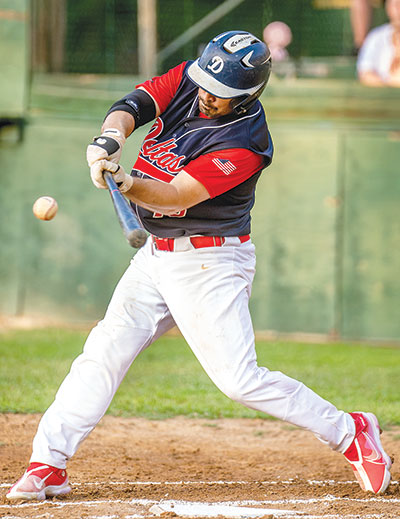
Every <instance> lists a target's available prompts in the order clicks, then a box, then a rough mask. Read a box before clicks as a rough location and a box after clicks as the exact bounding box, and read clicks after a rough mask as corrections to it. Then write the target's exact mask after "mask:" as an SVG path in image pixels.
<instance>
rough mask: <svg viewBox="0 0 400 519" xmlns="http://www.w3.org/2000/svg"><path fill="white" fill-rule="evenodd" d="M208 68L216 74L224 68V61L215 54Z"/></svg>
mask: <svg viewBox="0 0 400 519" xmlns="http://www.w3.org/2000/svg"><path fill="white" fill-rule="evenodd" d="M206 68H209V69H210V70H211V71H212V72H214V74H218V73H219V72H221V70H222V69H223V68H224V61H223V59H222V58H220V57H219V56H214V57H213V58H212V60H211V62H210V63H209V64H208V65H207V67H206Z"/></svg>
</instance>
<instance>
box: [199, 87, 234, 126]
mask: <svg viewBox="0 0 400 519" xmlns="http://www.w3.org/2000/svg"><path fill="white" fill-rule="evenodd" d="M199 108H200V112H201V113H203V114H204V115H206V116H207V117H210V118H211V119H216V118H217V117H221V116H222V115H227V114H229V113H231V112H232V99H222V98H221V97H215V96H213V95H212V94H209V93H208V92H206V91H205V90H203V89H202V88H199Z"/></svg>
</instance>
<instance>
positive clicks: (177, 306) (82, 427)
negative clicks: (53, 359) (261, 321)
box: [31, 238, 355, 468]
mask: <svg viewBox="0 0 400 519" xmlns="http://www.w3.org/2000/svg"><path fill="white" fill-rule="evenodd" d="M176 243H177V248H178V250H179V251H176V252H175V251H174V252H169V251H157V250H155V249H154V246H153V243H152V242H151V239H148V241H147V243H146V245H145V246H144V247H143V248H142V249H141V250H139V251H138V252H137V254H136V255H135V256H134V258H133V260H132V262H131V265H130V266H129V267H128V269H127V271H126V272H125V274H124V275H123V277H122V278H121V280H120V282H119V283H118V285H117V287H116V289H115V292H114V294H113V297H112V299H111V302H110V304H109V307H108V309H107V312H106V315H105V317H104V319H103V320H102V321H100V322H99V323H98V324H97V326H96V327H95V328H93V330H92V331H91V333H90V334H89V336H88V338H87V341H86V343H85V346H84V349H83V353H82V354H81V355H80V356H79V357H77V359H76V360H75V361H74V362H73V364H72V367H71V371H70V373H69V374H68V375H67V377H66V378H65V380H64V382H63V383H62V384H61V387H60V389H59V391H58V392H57V395H56V398H55V401H54V403H53V404H52V405H51V406H50V407H49V409H48V410H47V411H46V413H45V414H44V415H43V417H42V420H41V422H40V424H39V428H38V431H37V434H36V436H35V439H34V442H33V453H32V457H31V461H38V462H42V463H47V464H50V465H53V466H55V467H59V468H65V466H66V461H67V460H68V459H69V458H71V457H72V456H73V455H74V453H75V452H76V450H77V449H78V447H79V444H80V443H81V442H82V440H84V439H85V438H86V436H87V435H88V434H89V433H90V432H91V431H92V429H93V428H94V427H95V426H96V424H97V423H98V422H99V421H100V419H101V418H102V416H103V415H104V413H105V412H106V410H107V408H108V406H109V405H110V403H111V400H112V398H113V396H114V394H115V392H116V390H117V389H118V386H119V385H120V383H121V381H122V379H123V378H124V376H125V374H126V372H127V371H128V369H129V367H130V365H131V364H132V362H133V361H134V359H135V358H136V356H137V355H138V354H139V353H140V352H141V351H143V350H144V349H145V348H147V346H149V345H150V344H151V343H152V342H154V341H155V340H156V339H157V338H158V337H160V336H161V335H162V334H163V333H164V332H166V331H167V330H169V329H170V328H171V327H173V326H174V325H175V323H176V325H177V326H178V327H179V329H180V330H181V332H182V334H183V336H184V337H185V339H186V341H187V342H188V344H189V346H190V347H191V349H192V351H193V352H194V354H195V355H196V357H197V358H198V360H199V361H200V363H201V365H202V366H203V368H204V370H205V371H206V372H207V374H208V375H209V377H210V378H211V380H212V381H213V382H214V383H215V385H216V386H217V387H218V388H219V389H220V390H221V391H223V392H224V393H225V394H226V395H227V396H228V397H230V398H232V399H234V400H236V401H238V402H240V403H242V404H243V405H245V406H247V407H249V408H251V409H256V410H258V411H263V412H264V413H266V414H268V415H271V416H274V417H277V418H280V419H281V420H285V421H286V422H289V423H291V424H294V425H297V426H299V427H302V428H303V429H307V430H309V431H311V432H313V433H314V435H315V436H316V437H317V438H318V439H319V440H321V441H322V442H323V443H325V444H327V445H329V446H330V447H331V448H333V449H335V450H337V451H339V452H344V451H345V450H346V449H347V447H348V446H349V445H350V443H351V442H352V440H353V437H354V434H355V427H354V422H353V419H352V418H351V416H350V415H348V414H347V413H345V412H343V411H338V410H337V409H336V407H334V406H333V405H332V404H331V403H329V402H327V401H326V400H324V399H322V398H321V397H319V396H318V395H316V394H315V393H314V392H313V391H312V390H311V389H309V388H307V387H306V386H305V385H304V384H302V383H301V382H298V381H296V380H294V379H292V378H290V377H287V376H286V375H284V374H282V373H281V372H279V371H269V370H268V369H267V368H265V367H259V366H258V365H257V358H256V352H255V347H254V333H253V327H252V322H251V317H250V313H249V309H248V301H249V297H250V291H251V285H252V282H253V277H254V271H255V253H254V245H253V244H252V243H251V242H250V241H248V242H245V243H242V244H241V243H240V241H239V239H238V238H228V239H227V240H226V242H225V244H224V245H223V246H222V247H210V248H202V249H194V248H193V247H192V245H191V244H190V242H189V240H188V239H187V238H179V239H178V240H176ZM155 383H157V382H156V381H155Z"/></svg>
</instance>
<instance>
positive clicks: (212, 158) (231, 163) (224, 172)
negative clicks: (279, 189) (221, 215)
mask: <svg viewBox="0 0 400 519" xmlns="http://www.w3.org/2000/svg"><path fill="white" fill-rule="evenodd" d="M262 167H263V158H262V157H261V156H260V155H257V153H254V152H253V151H250V150H247V149H244V148H232V149H227V150H222V151H215V152H212V153H207V154H206V155H201V156H200V157H198V158H197V159H194V160H192V161H191V162H189V164H187V165H186V166H185V167H184V168H183V170H184V171H186V173H188V174H189V175H191V176H192V177H193V178H195V179H196V180H198V181H199V182H201V183H202V184H203V186H204V187H205V188H206V189H207V191H208V193H209V195H210V197H211V198H214V197H216V196H218V195H221V194H222V193H225V192H226V191H229V189H232V188H233V187H235V186H237V185H239V184H241V183H242V182H244V181H245V180H247V179H248V178H250V177H251V176H252V175H254V173H256V172H257V171H260V169H261V168H262Z"/></svg>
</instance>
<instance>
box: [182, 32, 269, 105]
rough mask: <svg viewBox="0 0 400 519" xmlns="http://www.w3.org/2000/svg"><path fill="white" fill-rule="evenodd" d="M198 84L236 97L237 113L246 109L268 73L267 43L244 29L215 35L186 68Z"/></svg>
mask: <svg viewBox="0 0 400 519" xmlns="http://www.w3.org/2000/svg"><path fill="white" fill-rule="evenodd" d="M187 73H188V76H189V77H190V79H191V80H192V81H193V82H194V83H195V84H196V85H197V86H199V87H200V88H202V89H203V90H206V91H207V92H209V93H210V94H212V95H214V96H216V97H220V98H223V99H229V98H237V102H236V103H235V104H234V105H233V106H234V109H235V110H236V112H237V113H243V112H246V111H247V110H248V109H249V108H250V107H251V106H252V105H253V104H254V103H255V102H256V100H257V98H258V97H259V96H260V94H261V92H262V91H263V90H264V88H265V85H266V84H267V82H268V79H269V75H270V73H271V54H270V51H269V49H268V47H267V45H266V44H265V43H264V42H262V41H261V40H259V39H258V38H256V37H255V36H253V35H252V34H250V33H249V32H246V31H228V32H224V33H222V34H220V35H218V36H216V37H215V38H214V39H213V40H211V41H210V43H209V44H208V45H207V47H206V48H205V49H204V52H203V53H202V55H201V56H200V57H199V58H198V59H197V60H196V61H195V62H193V63H192V64H191V65H190V67H189V68H188V71H187Z"/></svg>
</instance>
